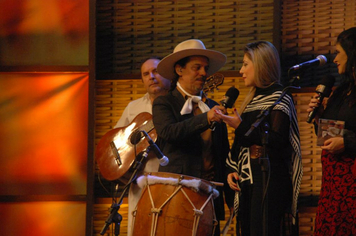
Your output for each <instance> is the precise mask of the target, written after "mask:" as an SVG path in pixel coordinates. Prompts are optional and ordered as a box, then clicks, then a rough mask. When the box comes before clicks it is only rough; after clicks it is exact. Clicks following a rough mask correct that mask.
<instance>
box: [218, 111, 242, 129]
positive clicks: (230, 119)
mask: <svg viewBox="0 0 356 236" xmlns="http://www.w3.org/2000/svg"><path fill="white" fill-rule="evenodd" d="M215 114H216V115H217V116H218V117H219V118H220V119H221V120H222V121H224V122H225V123H226V124H227V125H229V126H230V127H232V128H234V129H236V128H237V127H238V126H239V125H240V123H241V121H242V119H241V117H240V115H239V113H238V112H237V111H236V108H235V109H234V111H233V115H232V116H229V115H225V114H223V113H222V112H221V111H220V110H215Z"/></svg>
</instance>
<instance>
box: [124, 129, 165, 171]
mask: <svg viewBox="0 0 356 236" xmlns="http://www.w3.org/2000/svg"><path fill="white" fill-rule="evenodd" d="M142 134H143V135H144V136H145V137H146V138H147V140H148V143H149V144H150V147H151V148H152V149H153V151H154V153H155V154H156V156H157V158H158V159H159V164H160V165H161V166H166V165H168V163H169V159H168V157H166V156H165V155H163V153H162V152H161V150H160V149H159V148H158V146H157V145H156V144H155V142H153V140H152V139H151V137H150V136H149V135H148V134H147V132H146V131H144V130H136V131H135V132H134V133H133V134H132V135H131V138H130V142H131V143H132V144H134V145H136V144H137V143H139V142H140V140H141V138H142V137H143V135H142Z"/></svg>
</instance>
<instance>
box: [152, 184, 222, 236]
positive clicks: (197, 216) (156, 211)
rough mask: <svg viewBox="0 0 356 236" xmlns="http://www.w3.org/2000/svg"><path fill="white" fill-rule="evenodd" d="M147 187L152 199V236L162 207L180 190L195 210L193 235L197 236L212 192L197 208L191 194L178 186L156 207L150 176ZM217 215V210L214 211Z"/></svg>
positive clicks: (154, 233)
mask: <svg viewBox="0 0 356 236" xmlns="http://www.w3.org/2000/svg"><path fill="white" fill-rule="evenodd" d="M146 187H147V190H148V195H149V197H150V201H151V206H152V208H151V212H152V222H151V236H155V235H156V231H157V224H158V217H159V214H160V213H161V211H162V208H163V207H164V206H165V205H166V204H167V203H168V202H169V201H170V200H171V199H172V198H173V197H174V196H175V195H176V194H177V193H178V192H179V190H181V191H182V193H183V194H184V196H185V197H186V198H187V200H188V201H189V202H190V204H191V205H192V207H193V211H194V222H193V229H192V236H196V234H197V231H198V227H199V220H200V217H201V216H202V215H203V214H204V212H203V210H204V208H205V207H206V205H207V204H208V203H209V201H212V196H213V194H210V195H209V197H208V198H207V200H206V201H205V202H204V204H203V205H202V207H201V208H200V209H197V208H196V207H195V206H194V204H193V202H192V201H191V199H190V198H189V196H188V195H187V194H186V192H185V191H184V189H183V186H182V185H179V186H177V188H176V189H175V191H174V192H173V193H172V194H171V195H170V196H169V197H168V198H167V199H166V201H165V202H164V203H163V204H162V205H161V206H160V207H159V208H156V207H155V204H154V201H153V198H152V193H151V189H150V185H149V184H148V178H146ZM214 215H215V212H214ZM215 227H216V225H215V224H214V231H215Z"/></svg>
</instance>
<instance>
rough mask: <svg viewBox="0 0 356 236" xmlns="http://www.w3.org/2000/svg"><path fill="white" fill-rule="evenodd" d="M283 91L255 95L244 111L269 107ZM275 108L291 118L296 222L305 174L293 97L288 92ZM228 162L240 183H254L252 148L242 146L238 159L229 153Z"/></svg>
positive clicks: (290, 139)
mask: <svg viewBox="0 0 356 236" xmlns="http://www.w3.org/2000/svg"><path fill="white" fill-rule="evenodd" d="M281 93H282V91H276V92H274V93H273V94H271V95H258V96H256V97H254V98H253V99H252V101H251V102H250V103H249V104H248V105H247V106H246V109H245V110H244V112H243V113H247V112H251V111H256V110H266V109H268V108H269V107H270V106H271V105H273V104H274V102H275V101H276V100H277V99H278V98H279V97H280V95H281ZM273 110H280V111H282V112H284V113H285V114H287V115H288V116H289V118H290V129H289V130H290V132H289V142H290V144H291V145H292V147H293V153H292V161H291V166H290V167H289V173H290V176H291V179H292V185H293V202H292V209H291V212H292V216H293V223H295V218H296V215H297V203H298V196H299V190H300V183H301V180H302V176H303V168H302V159H301V149H300V138H299V128H298V121H297V114H296V111H295V107H294V104H293V99H292V97H291V96H289V95H287V94H286V95H285V96H284V97H283V99H282V101H281V102H280V103H279V104H277V105H276V106H275V107H274V108H273ZM226 163H227V165H228V166H229V167H230V168H232V169H234V170H235V171H236V172H237V173H238V175H239V177H240V180H239V182H240V183H242V182H245V181H249V182H250V184H253V181H252V172H251V165H250V150H249V148H248V147H241V149H240V153H239V156H238V158H237V161H235V160H232V158H231V155H229V158H228V159H227V161H226ZM239 193H240V192H237V194H236V196H235V202H234V208H235V214H237V209H238V205H239Z"/></svg>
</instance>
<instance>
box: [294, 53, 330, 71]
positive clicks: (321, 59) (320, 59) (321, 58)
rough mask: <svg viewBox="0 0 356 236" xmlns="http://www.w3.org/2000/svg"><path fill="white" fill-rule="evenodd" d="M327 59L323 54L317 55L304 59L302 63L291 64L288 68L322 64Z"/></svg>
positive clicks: (302, 67) (299, 68) (297, 68)
mask: <svg viewBox="0 0 356 236" xmlns="http://www.w3.org/2000/svg"><path fill="white" fill-rule="evenodd" d="M327 61H328V60H327V59H326V57H325V56H324V55H319V56H317V57H316V58H315V59H313V60H310V61H306V62H303V63H300V64H298V65H295V66H292V67H291V68H289V69H290V70H301V69H304V68H308V67H311V66H322V65H324V64H325V63H326V62H327Z"/></svg>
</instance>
